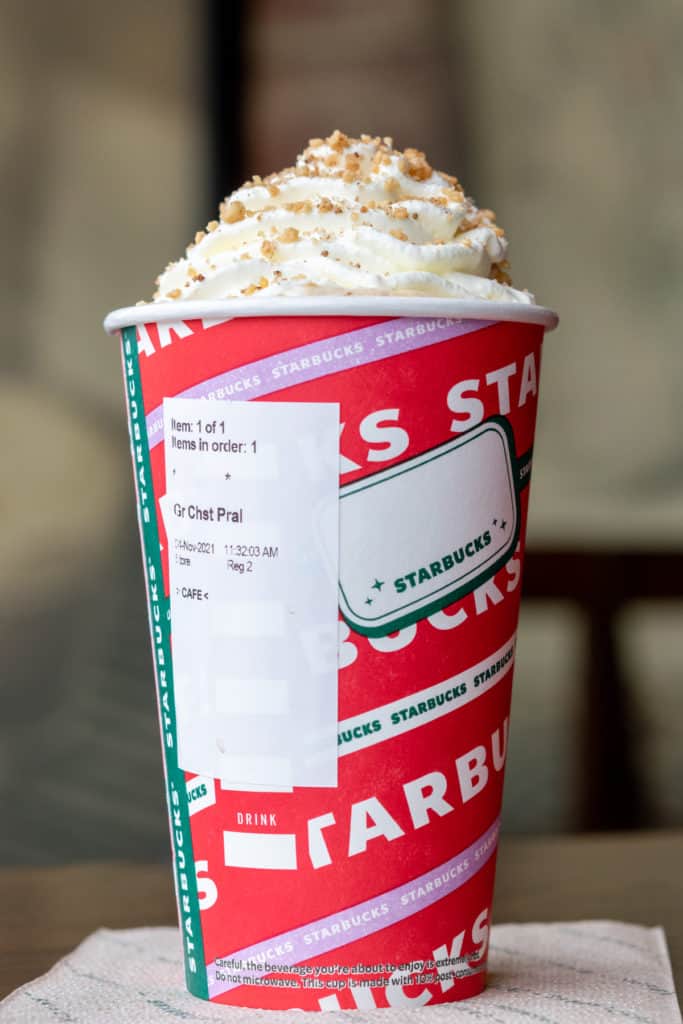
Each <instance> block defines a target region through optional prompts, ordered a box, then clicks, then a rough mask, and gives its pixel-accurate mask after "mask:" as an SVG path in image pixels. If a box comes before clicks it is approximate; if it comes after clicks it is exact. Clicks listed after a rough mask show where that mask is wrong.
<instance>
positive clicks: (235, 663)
mask: <svg viewBox="0 0 683 1024" xmlns="http://www.w3.org/2000/svg"><path fill="white" fill-rule="evenodd" d="M164 438H165V460H166V495H165V497H164V499H162V502H161V503H160V504H161V506H162V514H163V518H164V525H165V528H166V534H167V540H168V559H169V573H170V579H169V584H170V596H171V642H172V650H173V676H174V688H175V699H176V715H177V735H178V763H179V765H180V767H181V768H183V769H184V770H185V771H188V772H193V773H196V774H198V775H202V776H206V777H208V778H211V779H220V780H221V781H222V783H223V784H224V785H226V786H229V787H230V788H239V787H240V785H244V786H245V788H250V787H251V788H255V787H258V788H261V787H263V788H265V789H268V788H269V787H271V786H272V787H273V789H278V788H282V787H290V786H336V785H337V743H336V734H337V675H338V668H337V646H336V638H337V631H338V617H339V607H338V594H337V585H338V582H337V581H338V571H339V570H338V557H339V555H338V550H339V544H338V538H339V521H338V509H339V406H338V405H337V404H334V403H302V402H296V403H289V402H211V401H206V400H204V399H185V398H167V399H165V400H164ZM323 509H324V514H325V532H326V536H327V545H326V554H327V559H326V560H324V559H321V558H320V556H319V554H318V549H317V545H316V543H315V539H314V538H315V537H317V536H319V535H320V523H319V521H318V520H319V517H320V515H321V514H322V510H323ZM335 509H336V510H337V512H335ZM334 537H336V538H337V540H336V542H335V540H334Z"/></svg>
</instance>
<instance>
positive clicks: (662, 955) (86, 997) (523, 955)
mask: <svg viewBox="0 0 683 1024" xmlns="http://www.w3.org/2000/svg"><path fill="white" fill-rule="evenodd" d="M489 968H490V973H489V983H488V988H487V989H486V991H485V992H484V994H483V995H481V996H477V997H475V998H474V999H471V1000H466V1001H465V1002H462V1003H452V1004H449V1005H440V1006H432V1007H422V1008H406V1009H402V1010H386V1009H382V1010H372V1011H367V1010H349V1011H339V1010H335V1011H330V1012H329V1013H326V1014H325V1016H324V1018H323V1019H324V1020H325V1021H326V1022H327V1021H333V1022H337V1024H342V1022H343V1024H368V1022H369V1021H372V1024H458V1022H459V1021H469V1020H470V1019H472V1018H479V1020H481V1021H484V1022H486V1024H489V1022H491V1024H507V1022H508V1021H510V1022H516V1024H570V1022H571V1024H574V1022H576V1024H578V1022H583V1024H587V1022H589V1021H590V1022H591V1024H600V1022H605V1024H618V1022H619V1021H622V1022H631V1024H681V1015H680V1012H679V1010H678V1004H677V1002H676V996H675V993H674V988H673V981H672V977H671V965H670V963H669V957H668V954H667V950H666V942H665V939H664V933H663V931H662V930H661V928H641V927H639V926H636V925H629V924H618V923H616V922H612V921H580V922H576V923H571V924H522V925H518V924H503V925H497V926H495V927H494V928H493V930H492V938H491V952H490V961H489ZM306 1016H309V1014H306ZM310 1016H312V1017H314V1019H316V1020H320V1019H321V1018H320V1015H319V1014H315V1015H310ZM301 1017H302V1014H301V1011H297V1012H293V1011H273V1010H240V1009H235V1008H233V1007H227V1006H217V1005H214V1004H210V1003H205V1002H201V1001H200V1000H198V999H195V997H194V996H191V995H189V994H188V993H187V992H186V991H185V988H184V979H183V971H182V967H181V954H180V941H179V937H178V932H177V931H176V930H175V929H174V928H137V929H133V930H130V931H109V930H104V929H103V930H101V931H98V932H95V934H94V935H91V936H90V937H89V938H88V939H86V940H85V942H83V943H82V944H81V945H80V946H78V947H77V949H75V950H74V952H73V953H70V954H69V956H66V957H64V959H63V960H60V961H59V963H57V964H55V966H54V967H53V968H52V970H51V971H49V972H48V973H47V974H45V975H43V977H42V978H38V979H37V980H36V981H32V982H30V983H29V984H28V985H24V986H23V987H22V988H20V989H17V991H16V992H14V993H12V995H10V996H8V997H7V999H5V1000H4V1001H3V1002H2V1003H0V1024H25V1022H30V1024H43V1022H45V1024H47V1022H49V1024H124V1022H125V1024H153V1022H157V1021H158V1022H163V1024H172V1022H173V1021H190V1022H192V1021H199V1022H204V1021H208V1022H215V1021H223V1024H230V1022H231V1021H232V1022H233V1024H293V1022H295V1021H299V1020H301Z"/></svg>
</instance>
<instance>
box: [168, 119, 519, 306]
mask: <svg viewBox="0 0 683 1024" xmlns="http://www.w3.org/2000/svg"><path fill="white" fill-rule="evenodd" d="M506 250H507V242H506V240H505V237H504V234H503V231H502V229H501V228H499V227H498V226H497V225H496V223H495V215H494V214H493V213H492V212H491V210H480V209H477V207H476V206H475V205H474V203H473V202H472V200H471V199H468V198H467V197H466V196H465V194H464V193H463V191H462V188H461V187H460V184H459V182H458V181H457V179H456V178H454V177H452V176H451V175H448V174H443V173H441V172H439V171H434V170H432V168H431V167H430V165H429V164H428V163H427V161H426V160H425V157H424V154H423V153H420V152H418V151H417V150H415V149H406V150H405V151H404V152H399V151H397V150H395V149H394V148H393V143H392V140H391V139H390V138H385V139H379V138H372V137H370V136H369V135H362V136H361V137H360V139H351V138H348V137H347V136H346V135H344V134H342V133H341V132H339V131H336V132H334V133H333V134H332V135H331V136H330V137H329V138H328V139H312V140H311V141H310V143H309V146H308V148H307V149H305V150H304V152H303V153H302V154H301V155H300V156H299V157H298V159H297V162H296V166H295V167H290V168H287V169H286V170H284V171H281V172H279V173H278V174H271V175H270V176H269V177H267V178H265V179H261V178H260V177H258V176H256V177H255V178H253V179H252V180H251V181H249V182H247V183H246V184H244V185H243V186H242V187H241V188H239V189H237V190H236V191H235V192H233V194H232V195H231V196H229V197H228V198H227V199H225V201H224V202H223V203H221V207H220V220H217V221H216V220H214V221H211V222H210V223H209V224H208V225H207V228H206V231H199V232H197V234H196V236H195V241H194V243H192V244H191V245H189V246H188V248H187V252H186V256H185V258H184V259H180V260H178V261H177V262H176V263H171V264H169V266H168V267H167V268H166V270H165V271H164V272H163V273H162V274H161V276H160V277H159V278H158V279H157V285H158V290H157V292H156V294H155V296H154V298H155V301H158V302H159V301H168V300H176V299H224V298H233V297H238V296H245V297H247V296H251V295H258V296H259V297H266V296H285V295H286V296H303V295H334V294H342V295H431V296H439V297H443V298H457V299H493V300H499V301H507V302H532V301H533V297H532V296H531V295H530V294H529V293H528V292H523V291H518V290H517V289H515V288H512V287H511V285H510V279H509V277H508V274H507V266H508V265H507V261H506V258H505V257H506Z"/></svg>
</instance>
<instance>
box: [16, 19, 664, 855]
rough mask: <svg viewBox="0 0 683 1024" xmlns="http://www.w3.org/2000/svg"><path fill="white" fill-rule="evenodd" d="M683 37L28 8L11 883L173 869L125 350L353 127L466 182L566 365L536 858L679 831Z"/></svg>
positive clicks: (527, 745)
mask: <svg viewBox="0 0 683 1024" xmlns="http://www.w3.org/2000/svg"><path fill="white" fill-rule="evenodd" d="M681 53H683V7H682V6H681V5H680V3H678V2H673V0H660V2H659V3H657V4H656V5H649V4H644V3H636V2H629V0H598V2H596V0H574V2H572V3H567V4H548V3H546V2H544V0H517V2H516V3H515V4H502V3H500V2H497V0H478V2H477V3H476V4H474V3H464V2H455V0H454V2H450V3H449V2H446V0H391V2H388V0H374V2H373V3H372V4H367V3H361V2H360V0H347V2H345V3H343V4H340V3H335V2H332V0H317V2H313V0H279V2H275V0H254V2H249V3H238V2H230V3H227V2H214V3H211V2H196V3H189V2H186V0H185V2H183V0H146V2H145V3H144V4H140V3H139V2H135V3H134V2H133V0H119V2H118V3H117V4H116V5H99V4H98V5H93V4H91V3H87V2H86V0H62V2H61V3H59V4H45V3H44V4H26V3H25V2H21V0H0V68H1V69H2V70H1V71H0V75H1V76H2V80H1V82H2V84H1V86H0V110H1V111H2V125H3V131H2V134H1V136H0V161H1V163H2V182H3V192H2V196H3V203H2V218H3V237H4V238H5V240H6V241H5V244H4V245H3V247H2V259H3V261H4V268H3V273H2V290H3V295H2V310H3V328H4V330H3V338H2V346H1V348H0V438H1V439H2V440H1V443H0V451H1V453H2V454H1V458H2V464H3V465H4V466H5V470H4V471H3V474H2V479H3V485H2V495H1V498H0V555H1V559H0V562H1V565H2V569H1V571H0V659H1V661H0V665H1V668H0V820H2V830H0V863H6V864H20V863H25V864H48V863H59V862H64V861H67V860H87V859H93V858H108V859H111V858H135V859H145V860H152V859H165V858H167V856H168V849H167V846H168V844H167V826H166V821H165V808H164V799H163V791H162V783H161V759H160V745H159V739H158V735H157V721H156V709H155V704H154V694H153V685H152V671H151V658H150V654H149V646H148V638H147V621H146V611H145V606H144V592H143V581H142V575H141V570H140V566H139V554H138V537H137V525H136V520H135V514H134V497H133V490H132V482H131V473H130V466H129V461H128V459H129V456H128V441H127V433H126V424H125V419H124V405H123V397H122V386H121V381H120V366H119V354H118V350H117V344H116V342H115V341H114V340H113V339H109V338H107V337H105V336H104V334H103V332H102V330H101V320H102V317H103V316H104V314H105V313H106V312H107V311H109V310H110V309H113V308H115V307H117V306H122V305H130V304H132V303H134V302H135V301H136V300H138V299H143V298H149V297H150V296H151V293H152V291H153V281H154V278H155V276H156V275H157V273H158V272H159V271H160V270H161V269H162V268H163V267H164V266H165V264H166V263H167V262H168V261H169V260H170V259H172V258H176V257H178V256H179V255H180V254H181V252H182V250H183V249H184V247H185V245H186V243H187V242H188V240H189V239H190V238H191V237H192V235H193V234H194V231H195V230H196V229H197V228H198V227H200V226H203V224H204V223H205V222H206V221H207V220H208V219H210V218H212V217H213V215H214V211H215V208H216V205H217V203H218V201H219V199H221V198H222V197H223V196H224V195H225V194H226V192H228V191H230V190H231V189H232V188H234V187H235V186H236V185H238V184H239V183H240V182H241V181H242V180H243V179H244V178H246V177H247V176H249V175H251V174H252V173H261V174H265V173H268V172H269V171H272V170H275V169H279V168H281V167H283V166H285V165H288V164H291V163H292V162H293V159H294V157H295V155H296V153H297V152H298V151H299V150H300V149H301V148H302V147H303V145H304V143H305V141H306V140H307V139H308V138H309V137H310V136H320V135H326V134H329V132H330V131H332V129H334V128H336V127H339V128H340V129H342V130H343V131H345V132H347V133H350V134H358V133H360V132H370V133H372V134H380V135H386V134H390V135H393V136H394V138H395V141H396V142H397V144H398V145H399V146H400V147H401V148H402V147H404V146H415V147H417V148H419V149H423V150H425V151H426V153H427V156H428V158H429V159H430V161H431V162H432V163H433V164H434V165H435V166H437V167H440V168H443V169H444V170H447V171H451V172H454V173H456V174H457V175H458V176H459V177H460V178H461V180H462V181H463V182H464V183H465V186H466V188H467V190H468V191H469V193H470V194H471V195H473V196H474V198H475V199H476V200H477V201H478V202H480V204H481V205H484V206H491V207H493V208H494V209H495V210H496V211H497V213H498V217H499V221H500V222H501V224H503V225H504V227H505V228H506V231H507V233H508V235H509V237H510V238H511V239H512V246H511V260H512V268H513V277H514V281H515V283H516V284H517V285H518V286H521V287H524V286H527V287H529V288H531V289H532V290H533V291H534V292H535V293H536V296H537V298H538V300H539V301H540V302H542V303H543V304H545V305H547V306H551V307H553V308H555V309H557V310H558V311H559V312H560V315H561V326H560V328H559V330H558V331H557V332H556V333H555V334H552V335H550V336H549V337H548V339H547V341H546V346H545V354H544V369H543V378H544V379H543V387H542V389H541V409H540V422H539V428H540V430H539V433H540V439H539V442H538V446H537V450H536V456H535V466H534V483H533V492H534V493H533V500H532V515H531V523H530V531H529V545H530V549H531V550H530V555H529V559H528V563H527V570H526V583H525V591H526V601H525V604H524V606H523V611H522V619H521V624H520V639H519V648H518V661H517V668H516V675H515V690H514V693H515V696H514V706H513V716H512V737H511V748H510V758H509V767H508V773H507V774H508V780H507V784H506V802H505V826H506V828H507V830H508V831H509V832H571V831H580V830H585V829H596V828H597V829H630V828H653V827H654V828H662V827H667V826H681V825H683V786H681V784H680V782H681V778H683V727H682V724H681V722H682V719H683V685H682V683H683V668H682V666H683V628H682V627H683V447H682V445H681V426H682V423H681V411H680V410H681V398H680V395H681V393H683V345H682V343H681V341H682V339H681V323H682V322H683V287H682V286H681V281H682V279H683V133H682V132H681V129H680V126H681V123H683V62H682V61H681V59H680V58H681Z"/></svg>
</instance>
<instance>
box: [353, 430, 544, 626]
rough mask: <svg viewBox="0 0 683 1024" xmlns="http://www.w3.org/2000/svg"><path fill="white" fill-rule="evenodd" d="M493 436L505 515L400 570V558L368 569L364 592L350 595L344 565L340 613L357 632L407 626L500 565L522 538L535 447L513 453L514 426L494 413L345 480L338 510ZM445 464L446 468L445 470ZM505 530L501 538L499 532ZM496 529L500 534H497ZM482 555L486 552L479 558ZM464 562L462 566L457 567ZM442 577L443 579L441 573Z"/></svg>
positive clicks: (466, 590)
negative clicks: (386, 598)
mask: <svg viewBox="0 0 683 1024" xmlns="http://www.w3.org/2000/svg"><path fill="white" fill-rule="evenodd" d="M487 434H488V435H491V434H493V435H495V437H496V439H497V440H499V441H500V443H501V446H502V449H503V452H502V454H503V465H504V468H505V484H506V486H507V491H508V493H507V495H506V498H507V499H508V501H509V503H510V504H509V509H508V513H511V515H510V514H508V515H507V517H506V515H502V514H500V513H497V514H491V515H490V516H489V517H488V521H486V522H482V529H481V531H480V532H479V533H478V534H475V535H474V536H473V537H472V538H471V539H469V540H468V541H467V542H465V543H464V544H462V545H461V546H459V548H458V549H456V550H445V551H444V552H443V553H442V554H441V555H439V556H438V557H437V556H435V557H434V558H433V559H432V560H429V561H428V562H427V563H426V564H422V565H416V566H411V565H407V564H406V565H404V566H403V571H399V570H400V569H401V564H402V563H401V562H400V560H398V561H397V573H396V575H394V574H393V573H392V574H391V578H389V576H388V574H379V575H377V574H375V573H374V572H373V570H372V569H370V574H369V577H368V580H367V585H366V587H365V588H364V593H363V596H362V597H359V593H360V588H358V587H356V591H357V593H356V594H355V596H354V597H353V598H351V597H350V595H349V590H350V588H349V587H348V586H346V587H345V585H344V580H343V578H342V576H343V570H342V567H341V566H340V580H339V598H340V600H339V605H340V610H341V614H342V617H343V618H344V620H345V621H346V622H347V623H348V625H349V626H350V627H351V628H352V629H353V630H354V631H355V632H357V633H360V634H361V635H364V636H373V637H375V636H386V635H387V634H388V633H394V632H396V631H397V630H399V629H403V628H405V627H406V626H408V625H411V624H412V623H414V622H417V621H419V620H420V619H423V618H427V616H429V615H432V614H434V612H437V611H439V610H441V609H442V608H445V607H447V606H448V605H450V604H452V603H453V602H454V601H457V600H458V599H460V598H461V597H464V596H465V595H466V594H469V593H471V592H472V591H473V590H475V589H476V588H477V587H479V586H481V585H482V583H485V582H486V580H488V579H490V578H491V577H492V576H494V575H495V574H496V573H497V572H498V571H499V569H501V568H502V567H503V566H504V565H505V563H506V562H507V561H508V559H509V558H510V556H511V554H512V553H513V552H514V550H515V548H516V546H517V542H518V540H519V533H520V526H521V509H520V497H519V495H520V491H521V490H522V488H523V487H524V486H525V485H526V484H527V483H528V477H529V467H530V463H531V452H530V451H529V452H527V453H525V454H524V455H523V456H522V457H521V458H520V459H517V458H516V456H515V442H514V435H513V433H512V428H511V427H510V424H509V423H508V421H507V420H506V419H505V418H504V417H502V416H492V417H490V418H489V419H487V420H485V421H484V422H483V423H481V424H479V425H478V426H477V427H474V428H473V429H472V430H470V431H467V432H466V433H464V434H460V435H458V436H457V437H454V438H450V439H449V440H447V441H445V442H443V443H441V444H439V445H437V446H435V447H434V448H431V449H429V450H428V451H426V452H422V453H421V454H420V455H417V456H414V457H413V458H411V459H408V460H406V461H405V462H401V463H397V464H395V465H394V466H391V467H390V468H389V469H385V470H379V471H378V472H377V473H373V474H371V475H370V476H367V477H363V478H362V479H361V480H357V481H354V482H353V483H351V484H347V485H345V486H344V487H342V488H341V489H340V511H341V510H343V502H344V501H345V500H348V499H349V498H351V497H353V496H354V495H357V494H359V493H361V492H368V491H370V490H371V489H372V488H377V487H381V486H383V485H385V484H387V483H389V482H390V481H395V480H396V479H397V478H398V477H404V478H406V475H409V474H411V473H415V472H416V471H418V470H419V469H420V468H421V467H424V466H427V465H428V464H433V465H432V468H434V467H435V466H438V465H439V460H440V459H445V462H446V461H447V456H449V455H451V454H452V453H454V452H457V451H459V450H461V449H463V448H464V447H465V446H467V445H471V444H473V443H475V442H477V441H478V440H480V439H481V438H482V437H484V436H485V435H487ZM445 462H444V463H443V465H444V471H447V470H446V467H445ZM510 518H511V519H512V529H511V530H507V529H506V528H507V527H508V525H509V524H508V519H510ZM501 531H503V537H500V532H501ZM496 532H498V536H496ZM480 556H482V557H480ZM457 565H462V567H463V571H462V572H458V571H457V570H456V566H457ZM384 576H387V578H384ZM440 576H443V577H445V580H440V579H439V578H438V577H440ZM389 593H391V594H393V596H395V597H397V598H398V600H397V602H395V603H394V606H393V607H392V608H391V609H390V610H388V611H386V610H385V611H377V605H378V603H379V602H380V600H381V598H382V596H383V595H387V594H389Z"/></svg>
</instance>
